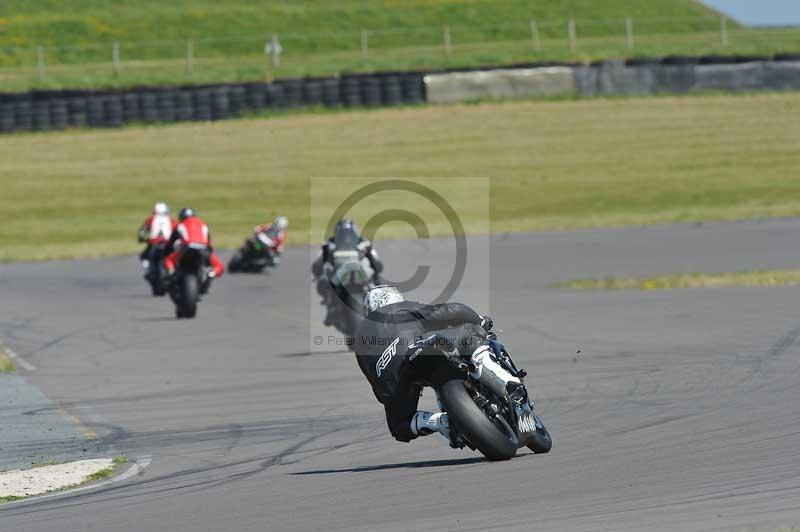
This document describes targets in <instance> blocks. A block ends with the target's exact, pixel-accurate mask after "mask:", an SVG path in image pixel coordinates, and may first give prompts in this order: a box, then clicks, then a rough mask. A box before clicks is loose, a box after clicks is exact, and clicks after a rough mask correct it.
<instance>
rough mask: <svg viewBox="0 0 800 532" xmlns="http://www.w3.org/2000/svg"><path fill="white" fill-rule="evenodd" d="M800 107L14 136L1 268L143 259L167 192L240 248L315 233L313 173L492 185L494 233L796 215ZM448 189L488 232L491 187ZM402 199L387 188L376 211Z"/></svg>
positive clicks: (681, 102) (459, 109) (471, 226)
mask: <svg viewBox="0 0 800 532" xmlns="http://www.w3.org/2000/svg"><path fill="white" fill-rule="evenodd" d="M799 113H800V94H762V95H752V96H686V97H679V98H672V97H670V98H639V99H609V100H584V101H554V102H518V103H500V104H481V105H456V106H440V107H419V108H407V109H391V110H388V109H387V110H375V111H358V112H351V113H320V114H305V115H303V114H298V115H286V116H279V117H273V118H266V119H265V118H260V119H245V120H239V121H226V122H217V123H203V124H179V125H172V126H151V127H144V126H143V127H131V128H126V129H121V130H114V131H96V130H95V131H72V132H70V131H66V132H59V133H48V134H23V135H12V136H6V137H3V140H2V142H0V160H2V161H3V163H2V164H1V165H0V189H1V190H2V191H3V194H2V195H0V211H2V212H3V213H4V223H3V224H2V225H1V226H0V260H18V259H47V258H57V257H64V258H66V257H89V256H98V255H109V254H123V253H132V252H134V251H135V250H137V249H138V245H137V243H136V242H135V233H136V229H137V227H138V225H139V224H140V223H141V220H142V219H143V218H144V216H145V215H146V214H147V213H148V212H149V209H150V208H151V206H152V203H153V202H155V201H157V200H162V199H163V200H165V201H167V202H169V203H170V204H171V205H172V206H173V207H174V208H178V207H180V206H182V205H187V204H189V205H192V206H194V207H195V208H196V209H198V211H199V212H200V214H201V215H202V217H204V218H205V219H206V220H207V221H208V223H209V224H210V225H211V227H212V230H213V232H214V234H215V239H216V242H217V244H218V245H220V246H224V247H233V246H237V245H239V244H240V242H241V240H242V239H243V238H244V237H245V236H246V235H247V234H248V232H249V231H250V229H251V228H252V226H253V225H254V224H256V223H259V222H262V221H264V220H265V219H268V218H271V217H272V216H273V215H274V214H275V213H277V212H281V213H284V214H286V215H287V216H289V218H290V220H291V227H290V241H291V242H292V243H303V242H306V241H308V240H309V239H310V238H311V239H312V240H316V239H317V238H318V233H315V234H314V236H313V237H310V236H309V225H310V220H311V216H310V209H309V206H310V204H311V203H310V202H311V198H312V197H311V194H310V191H309V178H310V177H312V176H313V177H316V178H320V177H327V176H337V177H355V178H362V179H367V180H370V179H379V178H385V177H404V178H413V179H418V180H420V181H421V182H423V183H427V182H429V180H428V179H426V178H427V177H447V178H453V179H455V178H458V177H462V176H476V177H488V178H490V179H491V223H492V224H493V229H494V230H495V231H527V230H532V229H553V228H574V227H588V226H619V225H630V224H650V223H661V222H680V221H691V220H710V219H740V218H758V217H769V216H796V215H800V179H798V176H797V172H798V168H800V120H797V116H798V114H799ZM337 183H338V182H336V181H333V182H332V186H331V193H332V195H331V202H336V201H338V196H336V194H340V188H341V187H339V186H338V184H337ZM457 184H458V181H457V180H456V181H455V182H454V185H457ZM445 195H446V197H447V199H448V200H450V201H451V202H452V203H453V204H454V206H455V207H456V209H457V211H458V212H460V213H464V212H474V213H475V214H474V218H473V219H468V220H467V222H468V223H467V226H468V230H471V231H479V232H480V231H481V228H485V227H486V226H487V222H488V220H486V218H487V213H486V209H485V208H483V207H482V206H484V205H485V194H483V193H482V192H480V191H478V192H473V191H472V190H470V189H469V188H468V187H458V186H453V187H451V189H450V190H449V192H448V191H446V192H445ZM396 206H397V201H396V199H393V198H392V197H391V196H385V197H382V198H380V199H379V201H378V203H377V204H376V205H374V206H373V207H374V208H378V207H380V208H384V207H386V208H389V207H391V208H395V207H396ZM355 215H356V218H357V219H359V220H362V223H363V215H364V213H363V212H358V211H356V212H355ZM318 230H319V227H316V228H315V231H318ZM433 230H434V232H435V233H440V234H442V233H443V232H444V230H443V229H442V227H440V226H436V225H434V227H433ZM408 233H409V231H408V230H406V232H405V233H404V232H403V231H402V230H401V229H400V228H395V229H392V228H388V229H387V231H385V232H383V233H381V236H385V237H390V236H407V234H408ZM445 234H446V233H445Z"/></svg>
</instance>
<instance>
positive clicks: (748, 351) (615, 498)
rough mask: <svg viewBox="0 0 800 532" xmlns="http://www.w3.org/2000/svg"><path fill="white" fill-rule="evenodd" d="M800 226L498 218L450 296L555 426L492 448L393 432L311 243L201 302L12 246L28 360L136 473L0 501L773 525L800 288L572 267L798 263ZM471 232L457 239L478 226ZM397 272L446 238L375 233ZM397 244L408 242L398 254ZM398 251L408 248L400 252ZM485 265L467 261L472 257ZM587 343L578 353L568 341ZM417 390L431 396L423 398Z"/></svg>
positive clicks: (786, 446) (197, 514)
mask: <svg viewBox="0 0 800 532" xmlns="http://www.w3.org/2000/svg"><path fill="white" fill-rule="evenodd" d="M798 235H800V221H793V220H783V221H767V222H761V223H732V224H706V225H701V226H671V227H656V228H647V229H623V230H591V231H578V232H572V233H549V234H537V235H515V236H503V235H499V236H496V237H495V238H494V239H493V240H492V243H491V245H492V250H493V251H494V254H493V260H492V265H491V269H490V270H484V271H480V272H478V273H477V274H476V275H477V278H484V279H489V280H490V281H491V288H492V290H491V298H490V297H489V295H488V294H487V290H486V289H485V284H482V283H481V282H474V281H470V282H468V283H467V282H465V283H462V287H461V289H460V290H459V292H458V293H457V295H456V297H455V299H461V300H464V301H466V302H467V303H472V304H474V305H475V306H476V308H478V309H479V310H483V311H487V310H488V309H487V308H486V306H487V304H488V303H489V299H491V314H492V315H493V316H494V317H495V321H496V323H497V324H498V327H499V328H501V329H503V330H504V331H505V333H504V334H503V335H502V337H503V338H504V340H505V341H506V343H507V345H508V346H509V347H510V348H511V350H512V353H514V355H515V358H516V359H517V361H518V362H519V363H520V365H521V366H523V367H526V368H527V369H528V370H529V372H530V377H529V384H530V385H531V387H532V389H533V390H534V394H535V397H536V399H537V409H538V410H539V412H540V414H541V415H542V417H543V419H544V421H545V423H546V424H547V425H548V427H549V428H550V430H551V432H552V433H553V436H554V441H555V445H554V449H553V452H551V453H550V454H549V455H541V456H535V455H530V454H526V453H523V456H520V457H518V458H516V459H514V460H512V461H510V462H505V463H487V462H484V461H482V460H481V459H479V457H478V455H476V454H474V453H471V452H469V451H454V450H451V449H449V448H448V447H447V446H446V444H445V443H444V441H443V440H442V439H440V438H438V437H436V436H431V437H428V438H425V439H421V440H417V441H416V442H413V443H412V444H410V445H405V444H401V443H396V442H394V441H393V440H392V439H391V437H390V436H389V435H388V434H387V431H386V429H385V426H384V422H383V418H382V410H381V408H380V407H379V405H377V403H376V402H375V401H374V399H373V397H372V395H371V392H370V390H369V387H368V386H367V384H366V383H365V382H364V381H363V380H362V377H361V374H360V372H359V371H358V369H357V367H356V365H355V361H354V360H353V358H352V355H350V354H348V353H345V352H341V351H340V350H339V351H338V352H337V348H336V347H330V346H322V347H316V346H314V345H313V343H312V342H311V340H310V338H311V336H312V335H314V334H318V333H321V332H323V330H322V329H321V328H320V327H319V326H318V325H311V326H310V325H309V323H312V324H317V323H319V322H320V321H321V313H320V311H321V309H319V308H318V307H316V306H313V305H311V304H310V301H311V300H312V299H313V298H312V297H311V296H310V295H309V293H310V292H309V291H310V289H311V285H310V283H309V278H308V274H307V271H308V270H307V268H308V264H309V261H310V259H311V254H312V250H310V249H290V250H289V251H288V252H287V254H286V257H285V260H284V264H283V265H282V267H281V269H280V270H278V271H277V272H275V273H274V274H273V275H270V276H241V275H240V276H227V277H225V278H223V279H221V280H220V281H219V282H218V284H217V285H216V286H215V287H214V289H213V293H212V294H211V295H210V297H208V298H207V299H206V300H205V301H203V303H202V304H201V307H200V312H199V317H198V318H197V319H196V320H194V321H177V320H175V319H173V317H172V307H171V305H170V304H169V303H168V301H166V300H159V299H153V298H151V297H149V295H147V287H146V285H145V284H144V282H143V281H142V280H141V279H140V276H139V271H138V269H137V268H138V265H137V263H136V261H135V260H134V259H133V258H118V259H108V260H97V261H82V262H52V263H38V264H13V265H3V266H2V267H1V268H2V278H0V300H2V301H3V308H2V310H0V312H2V315H0V337H2V338H4V339H5V341H6V342H7V343H8V344H9V345H10V346H12V347H13V348H14V349H15V350H16V351H17V353H19V354H20V355H21V356H23V357H24V358H25V359H27V360H28V361H30V362H31V363H33V364H34V365H35V366H36V367H37V368H38V369H37V371H33V372H25V373H24V374H25V377H26V378H27V379H28V380H29V381H30V382H32V383H34V384H36V385H37V386H39V387H40V388H41V389H42V390H43V391H44V392H45V393H46V394H47V395H48V396H49V397H50V398H52V399H53V400H55V401H57V402H58V403H59V404H60V405H61V406H62V407H64V408H65V409H66V410H67V411H68V412H70V413H71V414H74V415H76V416H78V417H80V418H81V420H82V421H83V422H84V424H85V425H87V426H88V427H89V428H91V429H92V430H94V431H95V432H97V433H98V435H99V438H100V439H101V443H102V444H103V445H104V446H106V447H107V448H109V449H110V451H111V452H115V453H122V452H124V453H127V454H128V455H129V456H132V457H133V456H140V455H152V465H151V466H150V467H149V468H148V469H147V470H145V472H144V474H143V475H141V476H140V477H138V478H135V479H131V480H127V481H125V482H120V483H119V484H116V485H113V486H111V487H106V488H104V489H101V490H98V491H96V492H90V493H82V494H78V495H73V496H65V497H60V498H55V499H51V500H48V501H40V502H29V503H23V504H16V505H14V506H7V507H5V508H0V530H3V531H6V530H8V531H11V530H13V531H16V532H33V531H36V532H39V531H52V530H88V529H92V530H103V531H131V532H132V531H137V532H143V531H153V532H162V531H164V530H169V531H174V532H178V531H186V532H197V531H220V530H225V531H227V532H234V531H259V532H260V531H263V530H290V531H301V530H337V529H348V530H355V529H358V530H421V529H432V530H444V529H451V530H490V529H519V530H531V529H542V530H564V529H569V530H589V529H591V530H658V529H663V530H670V531H673V530H709V529H722V530H733V529H736V530H741V529H748V530H751V529H756V530H776V529H778V528H779V527H788V526H798V525H800V445H798V443H799V442H800V384H798V383H800V313H798V311H797V309H798V301H800V288H786V287H781V288H725V289H692V290H680V291H663V292H637V291H630V292H572V291H564V290H555V289H551V288H548V287H547V285H548V284H549V283H551V282H554V281H558V280H563V279H567V278H572V277H577V276H601V275H609V274H617V275H621V274H652V273H663V272H674V271H730V270H740V269H741V270H744V269H753V268H778V267H798V264H799V263H800V253H799V252H798V249H799V248H800V246H798V243H800V237H798ZM486 244H487V241H486V239H474V240H472V241H471V242H470V245H471V248H470V249H473V248H480V247H481V246H482V245H486ZM381 248H382V251H383V254H384V255H385V258H386V260H387V263H388V264H389V265H390V266H389V274H396V275H397V277H398V278H402V277H403V276H407V274H408V272H409V271H411V270H408V269H406V268H410V267H411V266H409V263H412V262H415V261H418V260H421V259H420V258H421V257H427V259H426V260H429V261H431V262H430V263H431V264H433V265H434V266H435V268H434V275H433V279H434V280H437V279H438V280H441V279H446V278H447V276H448V274H449V272H444V273H442V272H437V271H436V269H437V268H436V266H439V265H441V264H446V263H447V262H448V257H450V256H452V255H451V253H452V249H451V246H450V245H449V244H448V243H447V242H440V241H431V242H427V243H426V242H423V243H411V242H405V243H385V244H384V245H382V246H381ZM405 257H411V258H412V260H409V259H407V258H405ZM404 258H405V259H404ZM473 273H475V272H473ZM578 350H580V353H579V354H578V353H576V352H577V351H578ZM430 395H431V394H430V393H428V394H426V397H425V398H424V400H427V401H430Z"/></svg>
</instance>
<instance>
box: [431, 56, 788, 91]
mask: <svg viewBox="0 0 800 532" xmlns="http://www.w3.org/2000/svg"><path fill="white" fill-rule="evenodd" d="M785 59H786V60H782V61H777V60H765V59H763V58H740V57H701V58H690V57H667V58H663V59H661V60H634V61H628V62H625V61H604V62H599V63H594V64H591V65H572V66H560V67H540V68H518V69H497V70H486V71H475V72H448V73H441V74H429V75H427V76H425V85H426V94H427V95H428V101H429V102H431V103H453V102H460V101H469V100H481V99H487V100H492V99H511V98H535V97H541V96H557V95H570V94H580V95H583V96H597V95H610V94H623V95H624V94H662V93H663V94H675V93H686V92H690V91H705V90H717V91H727V92H745V91H758V90H783V91H788V90H791V91H797V90H800V56H798V57H794V56H791V57H786V58H785Z"/></svg>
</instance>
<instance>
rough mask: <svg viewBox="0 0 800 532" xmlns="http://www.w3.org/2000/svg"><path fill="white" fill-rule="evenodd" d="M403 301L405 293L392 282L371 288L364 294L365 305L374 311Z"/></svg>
mask: <svg viewBox="0 0 800 532" xmlns="http://www.w3.org/2000/svg"><path fill="white" fill-rule="evenodd" d="M401 301H405V299H404V298H403V294H401V293H400V290H398V289H397V287H395V286H392V285H390V284H382V285H378V286H376V287H374V288H370V289H369V292H367V295H366V296H364V306H365V307H367V308H368V309H369V311H370V312H374V311H376V310H378V309H379V308H381V307H385V306H386V305H391V304H393V303H400V302H401Z"/></svg>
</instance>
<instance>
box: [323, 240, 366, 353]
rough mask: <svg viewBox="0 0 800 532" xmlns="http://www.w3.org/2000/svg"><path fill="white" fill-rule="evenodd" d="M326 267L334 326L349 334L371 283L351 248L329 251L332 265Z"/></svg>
mask: <svg viewBox="0 0 800 532" xmlns="http://www.w3.org/2000/svg"><path fill="white" fill-rule="evenodd" d="M327 271H328V279H329V281H330V283H331V288H332V292H333V294H334V305H335V321H334V327H336V329H337V330H338V331H339V332H341V333H342V334H344V335H345V336H346V337H348V338H351V337H352V336H353V334H354V333H355V330H356V327H358V324H359V323H360V322H361V320H362V319H363V318H364V316H365V315H366V309H365V308H364V296H366V294H367V292H368V291H369V289H370V288H372V287H373V286H374V283H373V282H372V279H370V277H369V276H368V274H367V273H366V272H365V271H364V267H363V265H362V263H361V257H360V255H359V252H358V250H356V249H355V248H353V249H340V248H338V247H337V248H336V251H334V252H333V268H329V269H328V270H327ZM348 345H350V344H348Z"/></svg>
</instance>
